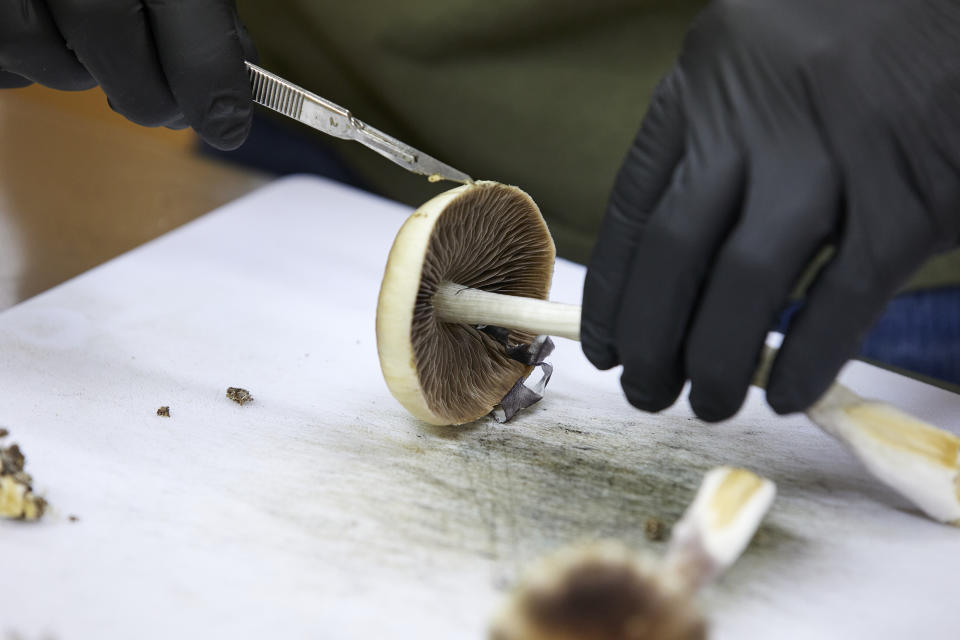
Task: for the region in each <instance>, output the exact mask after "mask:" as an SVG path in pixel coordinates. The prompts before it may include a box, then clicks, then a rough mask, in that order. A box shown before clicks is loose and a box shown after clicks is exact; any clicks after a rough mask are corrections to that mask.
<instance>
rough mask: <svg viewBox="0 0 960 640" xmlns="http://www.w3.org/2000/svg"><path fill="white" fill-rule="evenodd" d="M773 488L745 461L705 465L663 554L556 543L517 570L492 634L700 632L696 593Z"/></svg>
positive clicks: (624, 637)
mask: <svg viewBox="0 0 960 640" xmlns="http://www.w3.org/2000/svg"><path fill="white" fill-rule="evenodd" d="M775 494H776V487H775V486H774V484H773V483H772V482H770V481H769V480H766V479H764V478H761V477H759V476H757V475H755V474H753V473H751V472H749V471H746V470H744V469H732V468H729V467H721V468H718V469H713V470H712V471H710V472H708V473H707V475H706V477H705V478H704V481H703V484H702V485H701V487H700V489H699V491H698V492H697V496H696V498H695V499H694V501H693V503H692V504H691V505H690V507H689V508H688V509H687V512H686V513H685V514H684V516H683V518H681V520H680V521H679V522H678V523H677V524H676V526H674V528H673V535H672V537H671V539H670V542H669V543H668V547H667V552H666V554H665V556H664V557H663V558H662V559H657V558H654V557H652V556H651V555H650V554H646V555H638V554H636V553H634V552H633V551H631V550H630V549H629V548H628V547H627V546H626V545H625V544H623V543H621V542H615V541H601V542H596V543H592V544H588V545H585V546H580V547H572V548H567V549H562V550H560V551H559V552H556V553H554V554H552V555H550V556H548V557H547V558H545V559H543V560H542V561H540V562H539V563H537V564H536V565H535V566H534V567H533V568H532V569H531V571H530V572H529V573H528V574H527V575H526V576H524V577H523V579H522V580H521V582H520V584H519V585H518V586H517V587H516V589H514V591H513V593H512V594H511V595H510V596H509V598H508V600H507V602H506V604H505V605H504V606H503V607H502V609H501V610H500V612H499V613H498V615H497V616H496V617H495V618H494V622H493V624H492V626H491V633H490V637H491V638H492V639H493V640H546V639H548V638H549V639H551V640H700V639H702V638H705V637H706V622H705V621H704V619H703V616H702V614H701V613H700V611H699V610H698V608H697V607H696V605H695V602H694V596H695V595H696V593H697V592H698V591H699V590H700V589H701V588H702V587H703V586H705V585H706V584H708V583H709V582H711V581H712V580H714V579H715V578H716V577H717V576H719V575H720V573H722V572H723V571H724V570H725V569H726V568H727V567H729V566H730V565H732V564H733V562H734V561H735V560H736V559H737V558H738V557H739V556H740V554H741V553H743V550H744V549H745V548H746V546H747V544H748V543H749V542H750V540H751V538H753V534H754V533H755V532H756V530H757V528H758V527H759V526H760V522H761V521H762V520H763V517H764V515H765V514H766V513H767V510H768V509H769V508H770V505H771V503H772V502H773V498H774V495H775Z"/></svg>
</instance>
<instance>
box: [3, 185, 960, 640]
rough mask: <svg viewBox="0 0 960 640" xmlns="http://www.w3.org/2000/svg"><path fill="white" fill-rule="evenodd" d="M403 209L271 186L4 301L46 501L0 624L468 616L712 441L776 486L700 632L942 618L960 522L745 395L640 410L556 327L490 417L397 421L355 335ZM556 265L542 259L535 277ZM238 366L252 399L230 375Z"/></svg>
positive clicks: (564, 269) (698, 464)
mask: <svg viewBox="0 0 960 640" xmlns="http://www.w3.org/2000/svg"><path fill="white" fill-rule="evenodd" d="M406 211H407V210H406V209H404V208H402V207H398V206H395V205H392V204H390V203H386V202H384V201H381V200H377V199H375V198H372V197H370V196H366V195H361V194H357V193H354V192H351V191H347V190H345V189H343V188H341V187H337V186H333V185H330V184H328V183H324V182H320V181H314V180H309V179H305V178H300V179H292V180H287V181H283V182H280V183H277V184H275V185H273V186H271V187H269V188H267V189H266V190H265V191H261V192H258V193H256V194H254V195H252V196H251V197H249V198H247V199H245V200H242V201H239V202H238V203H236V204H234V205H231V206H229V207H228V208H226V209H224V210H222V211H219V212H217V213H214V214H212V215H210V216H207V217H205V218H202V219H201V220H199V221H197V222H194V223H191V224H190V225H188V226H186V227H184V228H183V229H181V230H178V231H176V232H174V233H173V234H170V235H168V236H165V237H163V238H161V239H159V240H157V241H155V242H153V243H151V244H149V245H147V246H145V247H143V248H141V249H138V250H136V251H134V252H132V253H130V254H127V255H125V256H123V257H121V258H120V259H118V260H117V261H115V262H112V263H109V264H107V265H105V266H103V267H101V268H98V269H96V270H94V271H92V272H90V273H88V274H85V275H84V276H81V277H80V278H78V279H75V280H73V281H71V282H69V283H67V284H66V285H64V286H62V287H59V288H57V289H54V290H52V291H50V292H48V293H46V294H43V295H41V296H39V297H37V298H34V299H32V300H30V301H28V302H26V303H24V304H21V305H19V306H17V307H15V308H13V309H11V310H9V311H7V312H5V313H3V314H0V353H2V354H3V362H2V366H0V388H2V389H4V395H5V400H4V402H3V403H0V426H2V427H6V428H9V429H10V430H11V432H13V433H16V434H17V440H18V442H20V443H21V444H22V445H23V447H24V450H27V451H29V452H30V469H31V472H32V473H33V474H34V475H35V477H36V478H37V479H38V484H37V485H36V486H35V489H36V490H38V491H39V492H41V493H42V494H45V495H46V497H47V498H48V499H49V500H50V502H51V504H52V505H53V509H52V510H51V512H50V513H48V514H47V515H46V516H45V517H44V520H43V521H41V522H39V523H33V524H32V525H31V526H25V525H24V523H17V522H0V537H2V539H3V541H4V546H5V548H8V549H15V550H16V553H14V554H9V555H8V556H7V557H6V558H5V564H6V567H7V569H8V570H9V571H11V572H13V573H12V575H17V576H22V577H21V578H20V579H19V581H18V582H17V583H13V582H10V581H8V582H7V583H4V584H0V637H3V636H2V634H4V633H7V634H10V633H15V634H19V635H20V636H22V637H39V636H41V635H42V634H47V635H50V636H51V637H71V638H74V637H76V638H84V637H97V638H129V637H138V638H169V637H175V636H176V635H187V636H195V635H198V634H202V635H213V636H218V637H225V636H228V635H233V636H236V637H266V636H270V637H281V636H282V637H303V636H312V637H325V638H370V637H391V638H478V637H481V634H482V630H483V629H484V626H485V624H486V621H487V619H488V615H489V614H490V613H491V612H492V611H493V608H494V606H495V604H496V602H497V599H498V597H499V596H500V595H501V594H502V591H503V589H504V588H505V587H506V586H507V585H508V584H510V582H511V581H512V580H513V579H514V578H515V576H516V575H517V572H518V571H519V570H520V568H521V567H523V566H524V565H525V564H527V563H528V562H529V561H530V560H532V559H533V558H535V557H537V556H539V555H540V554H542V553H544V552H546V551H548V550H551V549H553V548H554V547H555V546H557V545H560V544H567V543H570V542H575V541H578V540H583V539H590V538H596V537H618V538H622V539H626V540H627V541H630V542H631V543H633V544H634V545H635V546H636V547H637V548H640V549H652V550H654V551H656V550H658V548H659V547H660V546H662V545H663V543H662V542H656V541H649V540H647V539H646V536H645V534H644V531H645V528H646V526H647V525H646V523H647V521H648V520H649V519H651V518H654V519H656V520H658V521H661V522H663V523H664V525H665V526H666V527H668V528H669V527H670V526H671V525H672V524H673V523H674V522H675V521H676V519H677V518H678V517H679V515H680V513H681V512H682V510H683V508H684V507H685V506H686V504H687V503H688V502H689V500H690V499H692V497H693V494H694V492H695V490H696V487H697V485H698V484H699V482H700V479H701V477H702V474H703V473H704V472H705V471H706V470H707V469H708V468H710V467H712V466H715V465H718V464H732V465H736V466H743V467H746V468H749V469H751V470H753V471H756V472H758V473H761V474H763V475H765V476H767V477H770V478H771V479H772V480H774V481H775V482H776V483H777V484H778V487H779V491H780V495H779V497H778V499H777V501H776V502H775V504H774V507H773V509H772V511H771V514H770V516H769V518H768V519H767V521H766V522H765V524H764V526H763V527H762V529H761V530H760V532H759V534H758V536H757V539H756V540H755V542H754V544H753V545H752V546H751V547H750V548H749V549H748V551H747V553H746V554H745V556H744V557H743V558H742V560H741V562H739V563H738V564H737V565H736V566H735V567H734V568H733V569H732V571H731V572H730V573H729V574H728V575H727V576H726V577H725V578H724V579H723V581H722V582H721V583H720V584H719V585H717V586H716V588H714V589H712V590H710V591H709V592H708V593H707V595H706V599H705V605H706V606H707V607H708V609H709V610H710V611H711V615H710V618H711V620H712V623H713V629H714V632H715V637H718V638H744V637H763V635H764V633H766V632H767V631H769V630H770V629H777V630H778V633H777V634H776V637H784V638H810V637H817V638H832V637H874V638H884V637H897V636H898V634H900V635H902V634H905V633H906V632H907V631H910V632H911V634H913V635H918V636H923V637H925V638H939V637H945V638H946V637H950V633H952V631H953V630H952V629H950V628H948V627H943V626H941V625H944V624H946V623H945V622H944V621H945V620H946V621H949V617H947V616H945V615H944V611H949V609H948V607H950V606H951V604H950V599H951V593H952V591H951V589H952V585H953V584H954V580H955V578H954V576H956V575H957V574H958V573H960V554H958V553H956V549H957V548H958V545H960V532H957V531H956V530H953V529H949V528H947V527H944V526H941V525H937V524H934V523H931V522H929V521H927V520H924V519H923V518H921V517H920V516H918V515H917V514H915V513H913V512H911V511H910V510H909V508H908V507H907V506H906V502H905V501H904V500H902V499H900V498H899V497H898V496H896V495H894V494H891V493H889V492H888V491H886V490H884V489H882V488H878V487H876V486H875V485H874V484H873V483H872V482H871V480H870V479H869V477H868V476H867V475H866V473H865V472H863V471H862V470H861V469H860V468H859V467H857V465H856V463H855V461H854V460H853V459H852V458H851V457H849V456H848V455H847V454H846V453H845V452H844V451H842V450H841V449H840V448H839V446H838V445H837V444H836V443H834V441H832V440H831V439H829V438H828V437H827V436H825V435H823V434H821V433H820V432H819V431H818V430H817V429H816V428H815V427H813V426H812V425H810V424H809V423H808V422H807V421H806V420H805V419H804V418H802V417H797V416H795V417H789V418H778V417H776V416H774V415H772V414H771V413H770V412H769V411H768V410H767V409H766V408H765V407H764V406H763V404H762V401H761V398H760V396H759V395H752V396H751V397H750V399H749V401H748V406H747V408H746V410H745V411H744V413H742V414H741V415H740V416H738V417H737V419H735V420H733V421H730V422H728V423H724V424H720V425H705V424H702V423H700V422H698V421H696V420H695V419H693V417H692V416H691V415H690V413H689V412H688V411H687V410H686V409H685V408H684V407H682V406H680V407H677V408H675V409H673V410H671V411H669V412H667V413H666V414H664V415H661V416H648V415H645V414H641V413H639V412H636V411H634V410H632V409H631V408H630V407H628V406H627V405H626V403H625V402H624V401H623V400H622V398H621V396H620V393H619V390H618V387H617V374H616V372H607V373H601V372H596V371H594V370H592V369H591V367H590V366H589V365H588V364H587V363H586V362H585V360H584V359H583V357H582V356H581V355H580V352H579V347H578V346H577V345H575V344H573V343H570V342H568V341H564V340H558V345H557V350H556V352H555V354H554V355H553V356H552V357H551V360H552V361H553V363H554V364H555V365H556V373H555V375H554V378H553V381H552V383H551V388H550V389H548V392H547V396H546V397H545V399H544V400H543V401H542V402H541V403H540V404H538V405H536V406H535V407H533V408H532V409H531V410H529V411H527V412H525V413H524V414H522V415H521V416H519V417H518V418H516V419H515V420H514V422H512V423H509V424H507V425H499V424H496V423H495V422H493V421H492V420H487V421H481V422H479V423H476V424H474V425H469V426H466V427H461V428H451V429H441V428H435V427H428V426H425V425H423V424H421V423H418V422H416V421H415V420H413V419H411V418H410V417H409V416H407V415H406V413H405V412H404V411H403V410H402V409H401V408H400V407H399V405H397V403H396V402H395V401H394V400H393V399H392V398H391V397H390V396H389V394H388V392H387V390H386V387H385V385H384V383H383V381H382V380H381V379H380V373H379V369H378V366H377V358H376V347H375V339H374V335H373V324H374V318H373V313H374V309H375V306H376V296H377V288H378V284H379V278H380V276H381V274H382V269H383V263H384V261H385V259H386V255H387V251H388V248H389V246H390V243H391V241H392V238H393V234H394V233H395V231H396V229H397V228H398V227H399V226H400V224H401V223H402V221H403V217H404V214H405V212H406ZM582 278H583V273H582V271H581V270H580V269H579V268H577V267H574V266H571V265H569V264H566V263H561V264H559V265H558V269H557V274H556V283H555V286H554V292H555V295H554V297H555V298H556V299H558V300H560V301H565V302H576V301H577V300H578V298H579V287H580V283H581V281H582ZM158 299H163V300H164V304H163V305H158V304H156V301H157V300H158ZM234 381H240V382H242V384H243V385H244V387H245V388H247V389H250V390H251V391H252V392H253V393H254V394H255V396H256V401H254V402H251V403H248V404H246V405H244V406H239V405H238V404H236V403H235V402H232V401H231V400H229V399H228V398H226V397H225V396H224V388H225V386H226V385H227V384H231V383H233V382H234ZM845 381H846V382H847V383H848V384H850V385H851V386H853V387H854V388H855V389H856V390H857V391H858V392H860V393H863V394H867V395H879V396H881V397H883V398H884V399H886V400H889V401H894V402H896V403H897V404H900V405H901V406H903V407H904V408H906V409H909V410H911V411H914V412H916V413H917V414H918V415H919V416H920V417H923V418H925V419H927V420H929V421H931V422H933V423H935V424H939V425H941V426H944V427H947V428H951V429H953V430H954V431H956V430H957V428H958V426H960V425H958V424H957V422H956V417H955V416H957V415H960V402H958V400H957V398H956V397H955V396H952V395H951V394H949V393H946V392H943V391H940V390H937V389H933V388H931V387H928V386H925V385H922V384H920V383H916V382H913V381H909V380H906V379H902V378H899V377H898V376H895V375H893V374H889V373H885V372H881V371H879V370H876V369H874V368H872V367H869V366H866V365H855V366H853V367H851V368H850V369H849V370H848V372H847V374H846V378H845ZM871 392H872V393H871ZM162 405H170V406H171V407H173V410H171V413H172V417H171V418H170V419H169V420H164V421H163V422H162V424H160V425H158V419H157V417H156V415H155V413H156V409H157V407H158V406H162ZM69 514H79V515H80V516H81V519H80V520H79V521H77V522H70V520H69ZM51 602H56V603H58V606H56V607H51V606H50V603H51ZM904 603H909V607H905V606H904ZM768 637H769V636H768Z"/></svg>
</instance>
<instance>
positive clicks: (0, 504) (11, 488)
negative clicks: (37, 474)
mask: <svg viewBox="0 0 960 640" xmlns="http://www.w3.org/2000/svg"><path fill="white" fill-rule="evenodd" d="M2 431H3V435H2V436H0V438H2V437H4V436H6V435H7V431H6V429H4V430H2ZM25 465H26V457H25V456H24V455H23V453H22V452H21V451H20V447H19V446H18V445H17V444H16V443H14V444H11V445H10V446H8V447H0V516H2V517H5V518H14V519H18V520H39V519H40V518H41V517H42V516H43V514H44V512H45V511H46V509H47V501H46V500H44V499H43V498H41V497H40V496H38V495H36V494H35V493H34V492H33V478H31V477H30V474H28V473H27V472H25V471H24V470H23V469H24V466H25Z"/></svg>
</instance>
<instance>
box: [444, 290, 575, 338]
mask: <svg viewBox="0 0 960 640" xmlns="http://www.w3.org/2000/svg"><path fill="white" fill-rule="evenodd" d="M433 310H434V313H436V316H437V319H438V320H440V321H441V322H450V323H455V324H472V325H490V326H494V327H503V328H505V329H513V330H515V331H525V332H527V333H532V334H535V335H547V336H558V337H561V338H569V339H570V340H580V307H579V306H577V305H573V304H560V303H558V302H549V301H547V300H537V299H535V298H523V297H520V296H508V295H504V294H502V293H492V292H490V291H483V290H481V289H471V288H470V287H465V286H463V285H459V284H455V283H453V282H442V283H440V286H439V287H437V293H436V294H434V296H433Z"/></svg>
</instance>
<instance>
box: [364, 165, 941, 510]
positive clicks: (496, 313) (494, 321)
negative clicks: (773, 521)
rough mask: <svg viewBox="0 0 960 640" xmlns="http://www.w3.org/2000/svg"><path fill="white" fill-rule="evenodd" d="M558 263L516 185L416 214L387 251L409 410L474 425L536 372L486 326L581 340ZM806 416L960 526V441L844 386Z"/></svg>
mask: <svg viewBox="0 0 960 640" xmlns="http://www.w3.org/2000/svg"><path fill="white" fill-rule="evenodd" d="M554 256H555V251H554V246H553V240H552V239H551V237H550V233H549V231H548V230H547V227H546V224H545V223H544V221H543V218H542V216H541V215H540V212H539V210H538V209H537V206H536V204H535V203H534V202H533V200H531V199H530V197H529V196H528V195H527V194H525V193H524V192H522V191H520V190H519V189H517V188H516V187H508V186H505V185H501V184H497V183H493V182H477V183H474V184H467V185H463V186H461V187H457V188H455V189H451V190H450V191H447V192H445V193H442V194H440V195H438V196H437V197H435V198H433V199H432V200H430V201H429V202H427V203H426V204H425V205H423V206H422V207H420V208H419V209H417V211H416V212H414V213H413V215H412V216H411V217H410V218H409V219H408V220H407V222H406V223H405V224H404V225H403V227H402V228H401V229H400V232H399V233H398V234H397V238H396V240H395V242H394V245H393V248H392V249H391V251H390V257H389V259H388V260H387V267H386V271H385V273H384V277H383V284H382V286H381V289H380V301H379V305H378V307H377V346H378V350H379V353H380V366H381V368H382V370H383V374H384V378H385V379H386V381H387V386H388V387H389V388H390V391H391V392H392V393H393V395H394V396H395V397H396V398H397V399H398V400H399V401H400V403H401V404H403V406H404V407H406V409H407V410H408V411H410V413H412V414H413V415H415V416H416V417H418V418H420V419H422V420H425V421H427V422H430V423H431V424H436V425H449V424H462V423H465V422H470V421H473V420H477V419H478V418H481V417H483V416H484V415H486V414H488V413H489V412H490V411H491V410H492V409H493V408H494V407H495V406H497V405H499V404H500V403H501V401H502V400H504V398H505V396H506V395H507V393H508V392H510V391H511V389H514V387H515V385H516V384H517V381H518V380H522V379H525V378H526V377H527V376H528V375H529V374H530V371H531V366H530V365H525V364H522V363H520V362H517V361H515V360H512V359H511V358H510V357H508V356H507V354H506V352H505V350H504V348H503V342H502V341H500V342H499V344H498V341H497V340H495V339H494V338H492V337H491V336H490V335H488V334H487V333H484V332H483V331H481V328H482V327H499V328H502V329H501V331H506V332H508V334H509V336H510V339H511V340H512V341H513V342H516V343H523V344H530V343H531V342H532V341H533V339H534V336H539V335H544V336H558V337H563V338H568V339H571V340H579V339H580V307H579V306H576V305H569V304H558V303H555V302H548V301H547V300H546V297H547V292H548V291H549V288H550V279H551V276H552V270H553V260H554ZM775 357H776V351H775V350H773V349H767V350H765V351H764V354H763V357H762V358H761V362H760V366H759V367H758V373H757V376H756V378H755V380H754V384H756V385H757V386H761V387H762V386H763V385H764V383H765V372H766V371H768V370H769V367H770V364H771V363H772V362H773V359H774V358H775ZM546 377H547V378H548V377H549V376H546ZM539 390H540V392H542V388H540V389H539ZM518 391H519V392H520V393H522V390H518ZM533 391H534V392H535V393H536V389H535V390H533ZM507 404H510V403H507ZM520 404H522V403H520ZM501 406H502V405H501ZM806 415H807V417H808V418H810V420H811V421H812V422H813V423H814V424H816V425H817V426H819V427H820V428H821V429H823V430H824V431H826V432H827V433H828V434H830V435H832V436H833V437H835V438H836V439H838V440H839V441H840V442H841V443H843V444H844V445H845V446H846V447H847V448H848V449H850V450H851V451H852V452H853V453H854V455H855V456H856V457H857V458H858V459H859V460H860V461H861V462H862V463H863V464H864V466H865V467H866V468H867V470H868V471H869V472H870V473H871V474H872V475H873V476H874V477H875V478H876V479H878V480H880V481H881V482H882V483H883V484H885V485H887V486H889V487H891V488H893V489H894V490H896V491H898V492H899V493H900V494H901V495H903V496H904V497H906V498H907V499H909V500H910V501H911V502H912V503H913V504H915V505H916V506H917V507H919V508H920V509H922V510H923V511H924V513H926V514H927V515H929V516H930V517H932V518H934V519H936V520H939V521H940V522H946V523H950V524H955V525H960V438H958V437H957V436H956V435H954V434H952V433H950V432H948V431H944V430H943V429H939V428H937V427H935V426H933V425H930V424H927V423H925V422H922V421H920V420H917V419H916V418H914V417H912V416H910V415H907V414H906V413H904V412H902V411H899V410H898V409H896V408H895V407H892V406H890V405H888V404H885V403H882V402H877V401H874V400H869V399H865V398H862V397H860V396H859V395H857V394H855V393H853V392H852V391H851V390H850V389H848V388H846V387H845V386H843V385H841V384H839V383H834V384H833V385H832V387H831V388H830V389H829V390H828V391H827V393H826V394H825V395H824V396H823V397H822V398H821V399H820V400H819V401H818V402H817V403H816V404H814V405H813V406H812V407H810V408H809V409H808V410H807V412H806Z"/></svg>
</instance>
